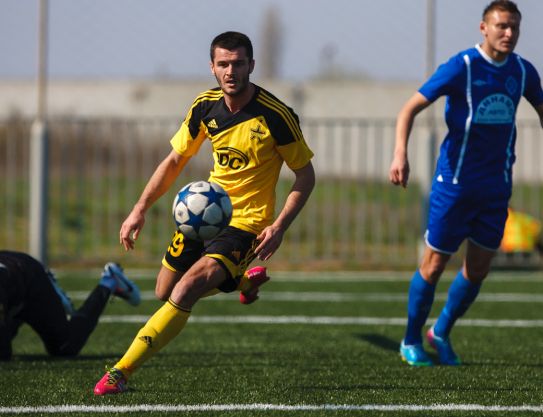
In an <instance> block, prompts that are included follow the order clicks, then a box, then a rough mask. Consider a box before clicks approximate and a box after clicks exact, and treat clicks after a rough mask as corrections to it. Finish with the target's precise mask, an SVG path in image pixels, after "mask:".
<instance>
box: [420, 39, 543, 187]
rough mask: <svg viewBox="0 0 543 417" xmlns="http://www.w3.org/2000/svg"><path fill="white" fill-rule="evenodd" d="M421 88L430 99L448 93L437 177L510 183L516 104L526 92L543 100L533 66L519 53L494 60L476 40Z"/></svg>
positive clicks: (534, 100) (471, 182) (467, 182)
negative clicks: (445, 127) (498, 60)
mask: <svg viewBox="0 0 543 417" xmlns="http://www.w3.org/2000/svg"><path fill="white" fill-rule="evenodd" d="M419 92H420V93H421V94H422V95H423V96H424V97H426V98H427V99H428V100H430V101H434V100H436V99H437V98H438V97H440V96H447V101H446V106H445V121H446V123H447V127H448V133H447V136H446V137H445V140H444V141H443V143H442V145H441V149H440V155H439V159H438V163H437V168H436V180H437V181H438V182H446V183H452V184H461V185H462V186H467V187H471V186H472V185H475V186H480V187H487V186H488V184H496V185H506V186H507V187H511V168H512V165H513V163H514V162H515V152H514V148H515V140H516V128H515V114H516V110H517V106H518V104H519V101H520V99H521V97H522V96H524V97H525V98H526V99H527V100H528V101H529V102H530V103H531V104H532V105H533V106H534V107H535V106H537V105H539V104H541V103H543V90H542V89H541V81H540V78H539V75H538V74H537V71H536V69H535V68H534V67H533V65H532V64H530V63H529V62H528V61H526V60H525V59H523V58H521V57H520V56H519V55H517V54H514V53H512V54H510V55H509V56H508V58H507V59H506V60H505V61H504V62H496V61H493V60H492V59H491V58H490V57H488V56H487V55H486V54H485V53H484V52H483V50H482V49H481V48H480V47H479V45H477V46H476V47H474V48H470V49H468V50H465V51H462V52H460V53H459V54H457V55H455V56H453V57H452V58H451V59H450V60H449V61H448V62H446V63H444V64H442V65H441V66H440V67H439V68H438V69H437V70H436V72H435V73H434V74H433V75H432V77H431V78H430V79H429V80H428V81H427V82H426V83H425V84H424V85H423V86H422V87H421V88H420V89H419Z"/></svg>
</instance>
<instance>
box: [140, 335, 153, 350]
mask: <svg viewBox="0 0 543 417" xmlns="http://www.w3.org/2000/svg"><path fill="white" fill-rule="evenodd" d="M138 339H139V340H141V341H142V342H143V343H145V344H146V345H147V346H149V347H150V348H152V347H153V338H152V337H151V336H140V337H138Z"/></svg>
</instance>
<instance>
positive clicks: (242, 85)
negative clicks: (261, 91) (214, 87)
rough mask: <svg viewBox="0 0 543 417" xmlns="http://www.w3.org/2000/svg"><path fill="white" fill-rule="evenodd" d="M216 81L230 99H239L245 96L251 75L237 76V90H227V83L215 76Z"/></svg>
mask: <svg viewBox="0 0 543 417" xmlns="http://www.w3.org/2000/svg"><path fill="white" fill-rule="evenodd" d="M215 79H216V80H217V84H219V86H220V87H221V90H222V92H223V94H225V95H227V96H229V97H239V96H241V95H243V93H245V92H246V91H247V89H248V88H249V74H245V75H243V76H237V77H235V78H234V79H235V80H236V87H237V88H235V90H233V91H232V90H231V89H228V90H227V89H226V88H225V85H226V81H222V80H221V79H219V77H217V76H216V75H215Z"/></svg>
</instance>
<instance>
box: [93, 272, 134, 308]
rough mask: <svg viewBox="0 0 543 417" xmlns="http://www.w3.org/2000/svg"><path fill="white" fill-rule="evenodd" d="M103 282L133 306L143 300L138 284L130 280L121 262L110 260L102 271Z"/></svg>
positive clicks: (114, 293)
mask: <svg viewBox="0 0 543 417" xmlns="http://www.w3.org/2000/svg"><path fill="white" fill-rule="evenodd" d="M101 283H102V284H103V285H105V286H107V287H108V288H111V291H112V292H113V295H115V296H117V297H120V298H122V299H124V300H126V301H127V302H128V304H131V305H133V306H137V305H138V304H139V303H140V302H141V296H140V290H139V288H138V286H137V285H136V284H135V283H134V282H132V281H130V280H129V279H128V278H127V277H126V276H125V275H124V272H123V269H122V268H121V266H120V265H119V264H116V263H114V262H108V263H107V264H106V266H105V267H104V272H103V273H102V280H101Z"/></svg>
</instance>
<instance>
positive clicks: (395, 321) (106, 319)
mask: <svg viewBox="0 0 543 417" xmlns="http://www.w3.org/2000/svg"><path fill="white" fill-rule="evenodd" d="M148 319H149V316H145V315H103V316H102V317H100V322H101V323H114V324H117V323H142V324H143V323H145V322H146V321H147V320H148ZM189 320H190V322H191V323H204V324H209V323H212V324H217V323H218V324H307V325H333V326H337V325H362V326H405V325H406V323H407V321H406V319H405V318H404V317H389V318H384V317H333V316H196V315H194V316H191V317H190V319H189ZM434 321H435V320H428V324H432V323H433V322H434ZM456 325H457V326H464V327H505V328H508V327H511V328H518V327H523V328H540V327H543V320H488V319H464V320H462V319H461V320H459V321H458V322H457V323H456Z"/></svg>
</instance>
